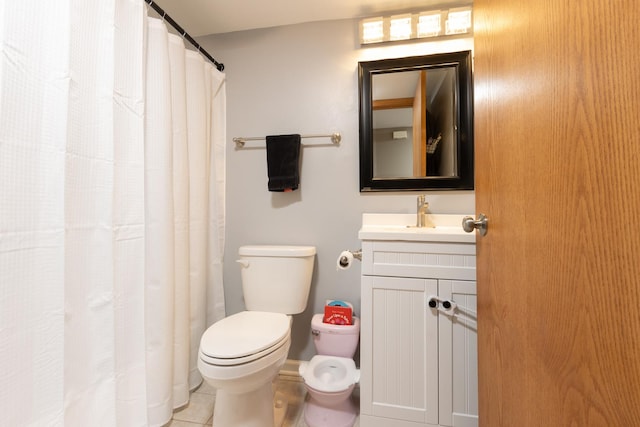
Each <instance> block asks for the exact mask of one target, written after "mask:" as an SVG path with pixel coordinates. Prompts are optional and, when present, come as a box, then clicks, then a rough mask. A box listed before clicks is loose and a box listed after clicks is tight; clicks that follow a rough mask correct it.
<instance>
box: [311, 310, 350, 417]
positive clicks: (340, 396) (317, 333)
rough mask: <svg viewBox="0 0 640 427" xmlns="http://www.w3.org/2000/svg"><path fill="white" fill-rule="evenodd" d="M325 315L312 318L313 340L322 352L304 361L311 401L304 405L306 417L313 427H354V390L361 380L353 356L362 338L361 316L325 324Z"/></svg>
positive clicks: (316, 315)
mask: <svg viewBox="0 0 640 427" xmlns="http://www.w3.org/2000/svg"><path fill="white" fill-rule="evenodd" d="M323 317H324V315H323V314H315V315H314V316H313V318H312V320H311V333H312V334H313V343H314V345H315V347H316V352H317V353H318V355H316V356H313V358H312V359H311V360H310V361H309V362H302V363H301V364H300V367H299V370H298V371H299V373H300V376H301V377H302V379H303V381H304V384H305V387H306V389H307V392H308V393H309V400H308V401H307V402H306V404H305V407H304V420H305V422H306V423H307V425H308V426H309V427H352V426H353V424H354V423H355V420H356V417H357V415H358V408H357V407H356V405H355V404H354V403H353V401H352V400H351V393H352V392H353V389H354V387H355V385H356V384H357V383H358V381H360V370H359V369H356V364H355V362H354V361H353V355H354V354H355V352H356V348H357V347H358V341H359V337H360V319H358V318H357V317H353V324H352V325H332V324H328V323H323V321H322V320H323Z"/></svg>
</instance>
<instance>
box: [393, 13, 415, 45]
mask: <svg viewBox="0 0 640 427" xmlns="http://www.w3.org/2000/svg"><path fill="white" fill-rule="evenodd" d="M411 28H412V25H411V14H410V13H407V14H405V15H395V16H392V17H391V18H390V19H389V40H391V41H397V40H409V39H410V38H411V33H412V31H411Z"/></svg>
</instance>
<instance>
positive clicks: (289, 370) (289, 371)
mask: <svg viewBox="0 0 640 427" xmlns="http://www.w3.org/2000/svg"><path fill="white" fill-rule="evenodd" d="M299 367H300V360H296V359H287V361H286V362H284V366H283V367H282V368H281V369H280V373H279V374H278V375H279V377H280V378H282V379H286V380H288V381H300V382H302V377H301V376H300V373H299V372H298V368H299Z"/></svg>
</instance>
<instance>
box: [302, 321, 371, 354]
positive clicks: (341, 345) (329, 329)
mask: <svg viewBox="0 0 640 427" xmlns="http://www.w3.org/2000/svg"><path fill="white" fill-rule="evenodd" d="M323 318H324V314H322V313H319V314H314V315H313V318H312V319H311V334H312V335H313V345H314V346H315V347H316V353H318V354H322V355H326V356H338V357H347V358H351V357H353V355H354V354H355V353H356V348H357V347H358V342H359V341H360V319H358V318H357V317H355V316H353V325H333V324H331V323H324V322H323V321H322V319H323Z"/></svg>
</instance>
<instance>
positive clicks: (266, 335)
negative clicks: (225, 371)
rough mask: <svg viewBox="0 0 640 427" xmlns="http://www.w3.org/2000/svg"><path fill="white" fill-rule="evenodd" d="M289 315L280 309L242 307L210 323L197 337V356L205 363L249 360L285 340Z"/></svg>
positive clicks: (232, 363) (233, 362) (241, 362)
mask: <svg viewBox="0 0 640 427" xmlns="http://www.w3.org/2000/svg"><path fill="white" fill-rule="evenodd" d="M290 325H291V318H290V317H289V316H287V315H286V314H282V313H269V312H261V311H242V312H240V313H236V314H233V315H231V316H229V317H226V318H224V319H222V320H220V321H218V322H216V323H214V324H213V325H211V326H210V327H209V328H208V329H207V330H206V331H205V333H204V334H203V335H202V339H201V340H200V358H201V359H202V361H203V362H205V363H207V364H209V365H219V366H233V365H240V364H245V363H249V362H251V361H253V360H256V359H260V358H262V357H264V356H265V355H268V354H269V353H272V352H274V351H276V350H277V349H279V348H280V347H282V346H283V345H285V344H286V343H287V342H288V341H289V337H290V331H291V328H290Z"/></svg>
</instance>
